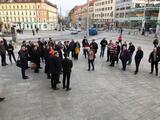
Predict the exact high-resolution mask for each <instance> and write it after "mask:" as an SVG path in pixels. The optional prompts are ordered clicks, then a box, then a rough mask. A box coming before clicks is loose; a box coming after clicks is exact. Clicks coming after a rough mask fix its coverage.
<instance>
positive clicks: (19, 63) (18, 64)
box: [16, 56, 22, 68]
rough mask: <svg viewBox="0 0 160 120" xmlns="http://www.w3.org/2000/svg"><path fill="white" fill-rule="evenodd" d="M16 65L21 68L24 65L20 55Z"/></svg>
mask: <svg viewBox="0 0 160 120" xmlns="http://www.w3.org/2000/svg"><path fill="white" fill-rule="evenodd" d="M16 66H17V67H20V68H21V67H22V66H21V61H20V57H19V56H18V59H17V62H16Z"/></svg>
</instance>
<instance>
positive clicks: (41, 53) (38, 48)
mask: <svg viewBox="0 0 160 120" xmlns="http://www.w3.org/2000/svg"><path fill="white" fill-rule="evenodd" d="M73 43H74V51H73V48H72V47H73V46H72V45H73ZM77 43H78V42H74V41H73V40H72V41H71V42H68V41H65V42H64V44H62V43H61V41H59V42H58V43H56V42H55V41H52V39H51V38H50V39H49V41H48V42H47V41H44V40H40V39H39V40H38V41H37V42H36V43H33V42H31V41H30V42H29V43H26V41H23V42H22V46H21V50H20V51H19V52H18V54H19V58H20V62H21V72H22V78H23V79H28V78H29V77H28V76H26V75H25V70H26V69H28V68H29V66H28V61H30V62H31V63H32V64H31V66H30V67H31V69H34V72H35V73H39V69H41V68H42V67H41V62H44V63H45V69H44V72H45V73H46V74H47V78H48V79H51V87H52V88H53V89H54V90H58V88H57V84H59V83H60V81H59V78H60V74H61V73H63V88H64V89H65V88H66V90H70V89H71V88H70V75H71V69H72V66H73V63H72V61H71V60H70V59H69V58H68V57H69V56H70V53H72V56H73V57H75V56H76V58H77V59H78V56H77V54H76V49H77V46H78V45H77ZM79 49H80V45H79ZM79 51H80V50H79ZM66 78H67V84H66Z"/></svg>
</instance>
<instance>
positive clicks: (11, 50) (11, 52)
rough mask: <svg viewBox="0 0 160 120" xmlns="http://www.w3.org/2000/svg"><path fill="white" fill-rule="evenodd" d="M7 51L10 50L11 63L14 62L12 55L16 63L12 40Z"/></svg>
mask: <svg viewBox="0 0 160 120" xmlns="http://www.w3.org/2000/svg"><path fill="white" fill-rule="evenodd" d="M7 51H8V55H9V60H10V62H11V64H12V57H13V59H14V61H15V63H16V58H15V55H14V47H13V45H12V42H11V41H10V43H9V45H8V48H7Z"/></svg>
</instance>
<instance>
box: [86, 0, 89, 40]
mask: <svg viewBox="0 0 160 120" xmlns="http://www.w3.org/2000/svg"><path fill="white" fill-rule="evenodd" d="M86 32H87V37H89V0H87V31H86Z"/></svg>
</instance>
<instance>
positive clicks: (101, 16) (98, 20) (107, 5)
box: [94, 0, 116, 26]
mask: <svg viewBox="0 0 160 120" xmlns="http://www.w3.org/2000/svg"><path fill="white" fill-rule="evenodd" d="M115 4H116V0H97V1H96V2H95V3H94V21H95V24H98V25H99V26H103V25H106V24H108V25H109V24H113V23H114V19H115Z"/></svg>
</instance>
